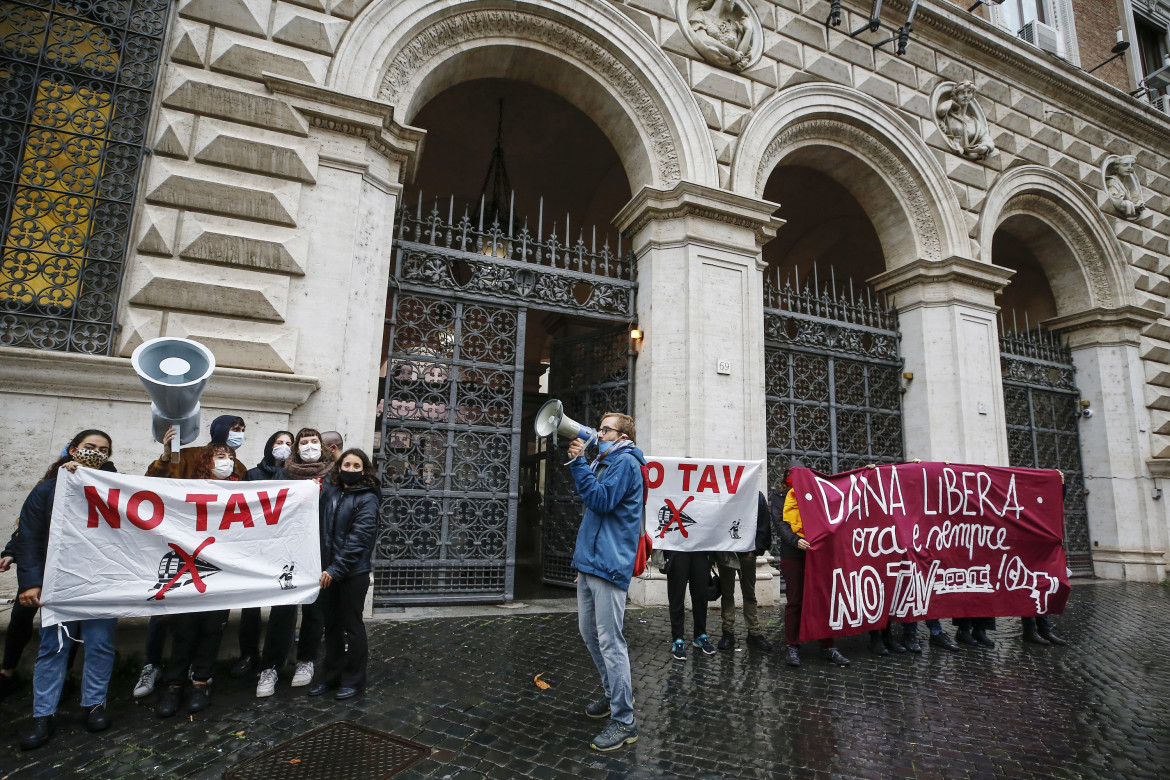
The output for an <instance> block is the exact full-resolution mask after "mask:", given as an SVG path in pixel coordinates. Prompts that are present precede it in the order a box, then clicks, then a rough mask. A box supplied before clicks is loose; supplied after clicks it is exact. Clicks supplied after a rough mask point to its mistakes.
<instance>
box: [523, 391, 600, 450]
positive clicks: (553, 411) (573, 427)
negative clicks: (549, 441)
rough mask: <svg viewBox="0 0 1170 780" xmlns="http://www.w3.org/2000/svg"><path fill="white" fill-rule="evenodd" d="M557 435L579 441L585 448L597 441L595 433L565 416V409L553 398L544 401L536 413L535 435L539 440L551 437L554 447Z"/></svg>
mask: <svg viewBox="0 0 1170 780" xmlns="http://www.w3.org/2000/svg"><path fill="white" fill-rule="evenodd" d="M557 434H560V435H561V436H564V437H566V438H569V439H581V440H583V441H584V442H585V446H586V447H588V446H589V445H590V444H593V443H594V442H596V441H597V431H595V430H593V429H592V428H590V427H589V426H587V425H582V424H581V423H579V422H577V421H576V420H574V419H573V418H572V417H569V416H568V415H566V414H565V407H564V406H563V405H562V404H561V402H560V401H558V400H556V399H555V398H554V399H553V400H551V401H545V403H544V406H542V407H540V411H539V412H537V413H536V435H537V436H538V437H539V438H541V439H543V438H546V437H548V436H552V437H553V445H554V446H555V445H556V443H557V438H556V437H557Z"/></svg>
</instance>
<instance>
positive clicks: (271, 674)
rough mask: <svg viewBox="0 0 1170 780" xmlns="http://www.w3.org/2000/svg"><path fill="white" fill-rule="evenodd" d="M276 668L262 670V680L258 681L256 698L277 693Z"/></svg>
mask: <svg viewBox="0 0 1170 780" xmlns="http://www.w3.org/2000/svg"><path fill="white" fill-rule="evenodd" d="M276 680H277V677H276V670H275V669H265V670H264V671H262V672H260V682H258V683H256V698H257V699H263V698H265V697H266V696H271V695H272V694H274V693H276Z"/></svg>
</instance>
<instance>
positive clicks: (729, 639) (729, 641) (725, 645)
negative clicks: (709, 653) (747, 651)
mask: <svg viewBox="0 0 1170 780" xmlns="http://www.w3.org/2000/svg"><path fill="white" fill-rule="evenodd" d="M717 646H718V648H719V649H720V650H723V651H725V652H730V651H732V650H734V649H735V634H733V633H731V632H730V631H724V632H723V638H722V639H720V640H719V644H718V645H717Z"/></svg>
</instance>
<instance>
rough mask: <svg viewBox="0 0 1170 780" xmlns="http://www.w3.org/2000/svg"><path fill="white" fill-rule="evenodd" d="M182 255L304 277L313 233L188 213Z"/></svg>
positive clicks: (181, 239) (181, 241) (186, 257)
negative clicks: (310, 236)
mask: <svg viewBox="0 0 1170 780" xmlns="http://www.w3.org/2000/svg"><path fill="white" fill-rule="evenodd" d="M178 254H179V257H182V258H184V259H187V260H204V261H206V262H209V263H219V264H221V265H230V266H235V267H237V268H251V269H255V270H259V271H275V272H277V273H284V274H292V275H294V276H301V275H303V274H304V273H305V264H306V263H307V262H308V255H309V235H308V231H305V230H290V229H289V228H282V227H276V226H275V225H261V224H258V223H256V222H245V221H242V220H238V219H228V218H226V217H216V216H212V215H210V214H195V213H188V214H187V215H186V216H184V218H183V229H182V232H181V233H180V235H179V253H178Z"/></svg>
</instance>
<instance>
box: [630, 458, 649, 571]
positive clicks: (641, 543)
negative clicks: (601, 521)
mask: <svg viewBox="0 0 1170 780" xmlns="http://www.w3.org/2000/svg"><path fill="white" fill-rule="evenodd" d="M649 494H650V470H649V469H647V468H646V467H645V466H642V515H643V517H645V514H646V497H647V496H648V495H649ZM642 527H643V530H642V537H641V538H640V539H638V553H637V555H635V556H634V576H635V577H641V576H642V575H643V574H644V573H645V572H646V564H647V563H649V562H650V556H651V555H652V554H653V553H654V542H653V541H652V540H651V539H650V534H648V533H646V531H645V523H643V525H642Z"/></svg>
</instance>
